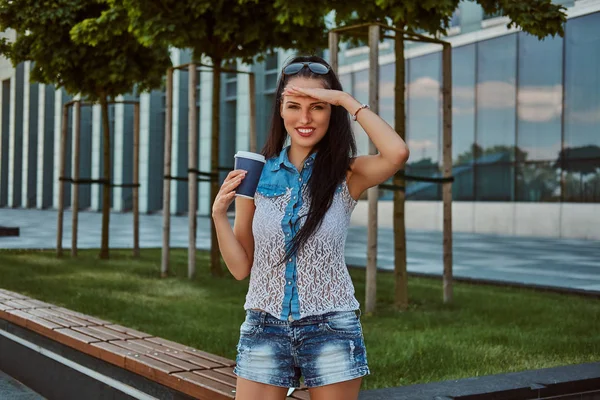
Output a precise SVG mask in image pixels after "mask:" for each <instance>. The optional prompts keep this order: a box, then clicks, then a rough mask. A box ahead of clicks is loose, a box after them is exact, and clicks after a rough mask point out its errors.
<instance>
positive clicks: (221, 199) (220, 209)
mask: <svg viewBox="0 0 600 400" xmlns="http://www.w3.org/2000/svg"><path fill="white" fill-rule="evenodd" d="M245 176H246V171H245V170H243V169H236V170H233V171H231V172H230V173H229V174H228V175H227V177H226V178H225V181H223V184H222V185H221V189H219V193H217V197H216V198H215V202H214V203H213V207H212V215H213V218H214V217H222V216H227V209H228V208H229V206H230V205H231V203H232V202H233V200H234V198H235V189H236V188H237V187H238V186H239V185H240V183H242V180H243V179H244V177H245Z"/></svg>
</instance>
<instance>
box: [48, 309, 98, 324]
mask: <svg viewBox="0 0 600 400" xmlns="http://www.w3.org/2000/svg"><path fill="white" fill-rule="evenodd" d="M38 310H39V309H38ZM41 310H42V311H44V312H46V313H48V314H50V315H54V316H55V317H58V318H62V319H64V320H66V321H69V322H70V323H71V324H72V325H73V326H91V325H97V324H96V323H94V322H90V321H88V320H86V319H83V318H79V317H76V316H74V315H70V314H67V313H63V312H60V311H57V310H54V309H52V308H47V309H46V308H44V309H41Z"/></svg>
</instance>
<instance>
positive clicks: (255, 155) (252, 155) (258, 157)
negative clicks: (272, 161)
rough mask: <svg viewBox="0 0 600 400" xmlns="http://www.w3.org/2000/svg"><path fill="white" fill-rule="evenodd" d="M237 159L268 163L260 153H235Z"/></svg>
mask: <svg viewBox="0 0 600 400" xmlns="http://www.w3.org/2000/svg"><path fill="white" fill-rule="evenodd" d="M234 157H236V158H248V159H250V160H255V161H260V162H262V163H266V162H267V161H266V160H265V156H263V155H262V154H258V153H252V152H250V151H238V152H237V153H235V156H234Z"/></svg>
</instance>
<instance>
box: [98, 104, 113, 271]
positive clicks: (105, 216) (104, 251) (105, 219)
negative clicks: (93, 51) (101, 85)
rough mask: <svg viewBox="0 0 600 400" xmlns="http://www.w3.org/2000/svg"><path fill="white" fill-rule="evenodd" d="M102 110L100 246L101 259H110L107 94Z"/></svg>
mask: <svg viewBox="0 0 600 400" xmlns="http://www.w3.org/2000/svg"><path fill="white" fill-rule="evenodd" d="M100 106H101V109H102V131H103V132H102V139H103V142H104V143H103V146H102V155H103V163H104V165H103V167H104V168H103V174H102V177H103V179H104V180H105V182H104V184H103V185H102V243H101V245H100V258H101V259H108V257H109V253H108V229H109V224H110V192H111V190H110V189H111V187H110V185H111V180H110V127H109V122H108V99H107V96H106V95H105V94H103V95H102V97H101V98H100Z"/></svg>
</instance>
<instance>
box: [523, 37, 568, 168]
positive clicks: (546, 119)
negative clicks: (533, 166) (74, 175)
mask: <svg viewBox="0 0 600 400" xmlns="http://www.w3.org/2000/svg"><path fill="white" fill-rule="evenodd" d="M562 48H563V41H562V38H560V37H557V38H546V39H545V40H543V41H540V40H538V39H537V38H536V37H535V36H531V35H528V34H526V33H519V94H518V122H517V124H518V125H517V126H518V129H517V140H518V143H517V146H518V147H519V149H520V150H521V151H523V152H524V153H526V159H527V160H548V161H550V160H556V159H557V157H558V154H559V152H560V148H561V134H562V132H561V130H562V128H561V116H562Z"/></svg>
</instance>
